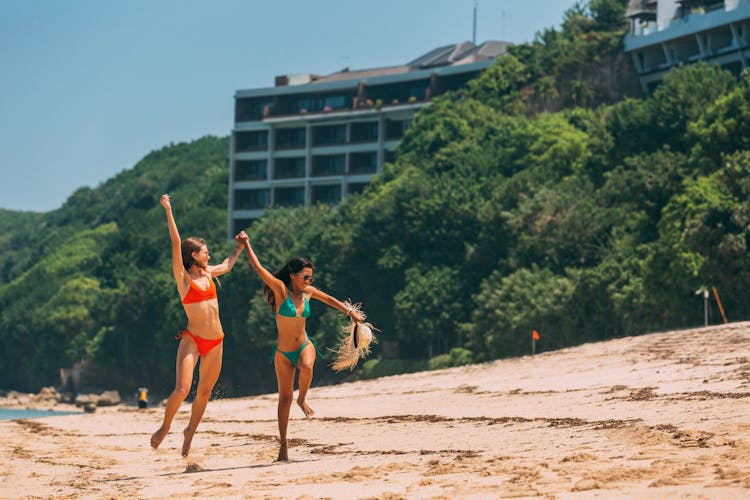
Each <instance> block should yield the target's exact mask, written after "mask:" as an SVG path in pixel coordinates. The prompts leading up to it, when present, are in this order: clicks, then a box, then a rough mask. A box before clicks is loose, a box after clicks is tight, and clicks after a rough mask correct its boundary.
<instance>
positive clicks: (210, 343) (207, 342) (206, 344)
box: [175, 330, 224, 356]
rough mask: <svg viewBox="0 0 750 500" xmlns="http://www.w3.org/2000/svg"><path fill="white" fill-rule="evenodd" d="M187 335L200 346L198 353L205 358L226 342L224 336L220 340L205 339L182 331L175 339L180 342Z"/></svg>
mask: <svg viewBox="0 0 750 500" xmlns="http://www.w3.org/2000/svg"><path fill="white" fill-rule="evenodd" d="M185 335H188V336H189V337H190V338H191V339H193V341H194V342H195V345H196V346H198V352H199V353H200V355H201V356H205V355H206V354H208V353H209V352H210V351H211V349H213V348H214V347H216V346H217V345H219V344H221V342H222V341H223V340H224V336H223V335H222V336H221V337H219V338H218V339H204V338H203V337H198V336H197V335H193V334H192V333H190V330H182V331H181V332H180V333H179V335H177V336H176V337H175V338H176V339H178V340H179V339H181V338H182V337H184V336H185Z"/></svg>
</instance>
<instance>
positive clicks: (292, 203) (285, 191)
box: [273, 187, 305, 207]
mask: <svg viewBox="0 0 750 500" xmlns="http://www.w3.org/2000/svg"><path fill="white" fill-rule="evenodd" d="M273 194H274V205H275V206H277V207H301V206H303V205H304V204H305V188H304V187H285V188H276V189H274V190H273Z"/></svg>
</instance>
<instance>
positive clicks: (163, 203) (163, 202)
mask: <svg viewBox="0 0 750 500" xmlns="http://www.w3.org/2000/svg"><path fill="white" fill-rule="evenodd" d="M159 203H161V206H163V207H164V208H165V209H166V210H171V209H172V203H170V201H169V195H168V194H163V195H161V199H160V200H159Z"/></svg>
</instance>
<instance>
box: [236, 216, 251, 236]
mask: <svg viewBox="0 0 750 500" xmlns="http://www.w3.org/2000/svg"><path fill="white" fill-rule="evenodd" d="M252 222H253V219H235V220H234V224H233V226H234V228H233V229H234V230H233V231H232V234H237V233H239V232H240V231H243V230H245V229H247V228H248V227H250V224H252Z"/></svg>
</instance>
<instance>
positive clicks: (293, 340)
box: [235, 231, 364, 461]
mask: <svg viewBox="0 0 750 500" xmlns="http://www.w3.org/2000/svg"><path fill="white" fill-rule="evenodd" d="M235 239H236V240H237V242H238V243H240V244H241V245H244V247H245V249H246V250H247V256H248V259H249V260H250V265H251V266H252V267H253V269H255V272H257V273H258V275H259V276H260V278H261V279H262V280H263V283H265V286H264V287H263V294H264V295H265V296H266V300H267V301H268V305H269V306H271V310H272V311H273V312H274V313H275V315H276V330H277V332H278V335H279V336H278V344H277V347H276V349H275V350H274V353H273V362H274V366H275V368H276V381H277V383H278V386H279V404H278V409H277V412H278V415H277V417H278V422H279V441H280V448H279V457H278V459H277V460H278V461H285V460H289V457H288V452H287V440H286V431H287V427H288V425H289V410H290V409H291V406H292V399H293V398H294V375H295V373H296V371H297V370H299V380H298V381H297V384H298V386H299V395H298V397H297V404H298V405H299V407H300V408H301V409H302V412H303V413H304V414H305V416H306V417H311V416H312V415H313V413H314V412H313V410H312V408H310V407H309V406H308V405H307V403H306V402H305V397H306V396H307V390H308V389H309V388H310V383H311V382H312V375H313V365H314V364H315V357H316V352H317V346H316V345H315V342H314V341H313V339H312V338H310V337H308V336H307V331H305V320H306V319H307V317H308V316H310V299H317V300H320V301H321V302H323V303H324V304H326V305H328V306H330V307H333V308H334V309H338V310H340V311H343V312H344V313H345V314H347V315H348V316H349V317H351V319H352V320H353V321H355V322H357V323H361V322H362V321H363V320H364V317H363V316H362V314H361V313H360V312H359V311H357V310H356V309H355V308H353V307H352V306H351V305H349V304H346V303H344V302H341V301H340V300H338V299H336V298H334V297H331V296H330V295H328V294H327V293H325V292H323V291H321V290H319V289H318V288H315V287H314V286H312V282H313V269H314V267H313V265H312V262H310V261H309V260H307V259H302V258H296V259H292V260H290V261H289V262H287V263H286V265H285V266H284V267H282V268H281V269H280V270H278V271H277V272H276V273H275V274H271V273H270V272H269V271H268V270H267V269H266V268H264V267H263V266H262V265H261V264H260V261H259V260H258V257H256V255H255V252H253V249H252V247H251V246H250V238H248V236H247V234H245V232H244V231H241V232H240V234H239V235H237V237H236V238H235Z"/></svg>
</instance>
